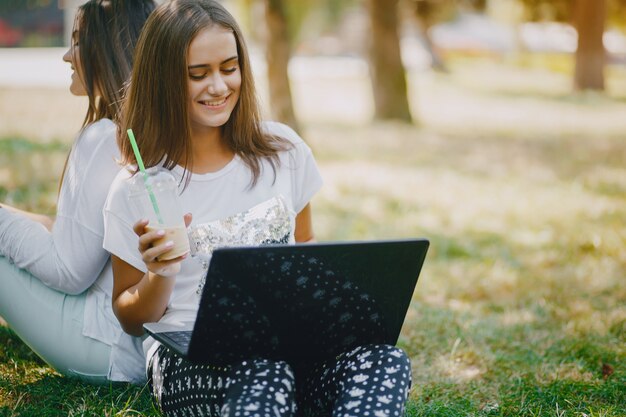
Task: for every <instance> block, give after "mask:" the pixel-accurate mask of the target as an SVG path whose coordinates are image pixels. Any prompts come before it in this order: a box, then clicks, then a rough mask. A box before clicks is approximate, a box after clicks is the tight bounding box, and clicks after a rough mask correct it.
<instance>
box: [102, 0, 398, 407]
mask: <svg viewBox="0 0 626 417" xmlns="http://www.w3.org/2000/svg"><path fill="white" fill-rule="evenodd" d="M163 63H166V65H163ZM259 114H260V111H259V105H258V103H257V100H256V93H255V88H254V80H253V78H252V73H251V70H250V57H249V55H248V50H247V47H246V44H245V42H244V40H243V37H242V34H241V31H240V29H239V26H238V25H237V23H236V22H235V20H234V19H233V17H232V16H231V15H230V14H229V13H228V12H227V11H226V10H225V9H224V7H223V6H221V5H220V3H218V2H216V1H214V0H172V1H170V2H168V3H164V4H162V5H161V6H159V7H158V8H157V10H156V11H155V12H154V14H153V15H152V16H151V17H150V19H149V20H148V22H147V23H146V27H145V30H144V32H143V33H142V35H141V38H140V40H139V43H138V46H137V66H136V67H135V68H134V69H133V73H132V77H131V82H130V87H129V91H128V96H127V99H126V101H125V103H124V109H123V114H122V120H121V126H122V129H121V132H126V130H127V129H130V128H132V129H133V132H134V133H135V136H136V138H137V142H138V145H139V148H140V149H141V152H142V156H143V159H144V162H145V163H146V166H155V165H162V166H164V167H165V168H167V169H170V170H171V172H172V174H173V175H174V176H175V177H176V179H177V180H178V181H179V183H180V188H181V189H180V190H179V191H180V202H181V205H182V208H183V210H184V211H187V212H189V213H191V214H193V220H194V232H197V233H196V235H197V236H200V238H199V239H200V242H199V243H198V244H197V245H196V246H197V247H196V248H195V249H197V250H196V253H197V257H198V259H197V260H201V262H197V260H196V259H187V258H186V257H185V256H181V257H179V258H175V259H172V260H168V261H159V260H158V259H159V255H161V254H163V253H165V252H167V251H169V250H170V248H171V246H172V243H173V242H169V243H168V242H165V243H161V238H162V237H163V236H164V234H165V232H164V231H163V230H161V231H159V230H158V228H157V229H156V230H153V229H152V228H151V227H147V226H148V221H146V220H140V216H141V215H140V214H139V213H137V212H136V211H135V210H134V209H133V207H132V206H131V205H130V203H129V202H128V192H129V187H130V182H129V179H130V180H132V176H133V175H134V174H135V173H136V171H137V168H136V167H135V166H129V167H128V169H127V170H123V171H121V172H120V174H119V175H118V176H117V177H116V179H115V180H114V182H113V184H112V186H111V190H110V192H109V195H108V197H107V202H106V204H105V208H104V216H105V236H104V247H105V248H106V249H107V250H109V251H110V252H111V253H112V255H113V256H112V265H113V274H114V284H113V285H114V286H113V309H114V311H115V314H116V316H117V318H118V319H119V320H120V323H121V324H122V327H123V328H124V330H125V331H127V332H129V333H130V334H133V335H135V336H140V335H142V334H143V325H144V324H145V323H147V322H155V321H158V322H160V323H164V324H179V323H181V322H193V321H194V320H195V319H196V313H197V311H198V304H199V297H200V294H201V293H202V291H199V290H198V289H201V288H202V287H203V285H204V283H203V280H202V279H203V277H204V276H205V274H206V267H207V265H208V263H209V262H210V259H211V255H212V250H213V249H214V248H215V247H219V246H255V245H267V244H276V243H282V244H295V243H296V242H298V243H299V242H309V241H312V240H313V239H314V234H313V226H312V210H311V205H310V200H311V199H312V198H313V196H314V195H315V194H316V193H317V191H318V190H319V189H320V188H321V185H322V179H321V175H320V173H319V170H318V168H317V164H316V162H315V159H314V157H313V154H312V152H311V149H310V148H309V147H308V145H307V144H306V143H305V142H304V141H303V140H302V138H300V137H299V136H298V135H297V134H296V133H295V132H294V131H293V130H292V129H291V128H289V127H287V126H285V125H282V124H280V123H276V122H269V121H264V122H262V121H261V120H260V116H259ZM164 115H167V117H164ZM118 142H119V144H120V148H121V153H122V158H123V159H124V161H125V162H127V163H128V164H133V163H135V160H134V153H133V150H132V147H131V145H130V144H128V141H127V140H126V138H125V137H124V136H123V135H120V136H118ZM189 219H190V217H188V218H187V220H189ZM131 225H132V226H131ZM215 242H219V243H215ZM172 265H177V268H170V266H172ZM291 269H293V271H292V270H291ZM300 269H302V268H299V267H298V268H296V267H294V268H291V266H289V267H287V268H285V269H284V270H283V271H282V272H281V273H284V274H285V276H288V274H290V273H292V274H295V273H298V274H305V275H307V277H308V278H310V279H311V280H316V279H323V277H322V273H321V272H320V271H318V272H314V271H315V269H312V268H308V272H307V271H301V270H300ZM327 272H328V271H327ZM250 278H251V279H257V277H254V276H252V277H250ZM237 308H244V307H243V306H241V305H239V306H237ZM224 327H225V331H232V332H237V331H239V330H238V329H237V328H230V326H228V325H224ZM242 335H243V336H244V337H245V332H244V333H242ZM144 351H145V352H146V358H145V360H146V366H147V370H148V381H149V384H150V387H151V391H152V394H153V397H154V399H155V401H156V403H157V404H158V405H159V406H160V408H161V409H162V411H163V413H164V414H165V415H168V416H169V415H171V416H175V415H186V416H187V415H188V416H195V415H210V416H238V415H242V416H243V415H263V416H269V415H272V416H285V417H286V416H293V415H294V414H295V412H296V408H298V409H299V412H300V413H301V415H334V416H343V417H346V416H348V415H367V414H368V413H371V415H385V416H388V417H400V416H402V415H403V411H404V404H405V401H406V398H407V395H408V390H409V387H410V364H409V360H408V357H407V356H406V354H405V353H404V351H402V350H401V349H398V348H396V347H394V346H388V345H368V346H358V347H356V348H355V349H353V350H351V351H345V352H343V353H341V354H340V355H339V356H338V357H337V358H336V359H333V360H331V361H329V362H323V363H312V364H311V367H310V368H309V369H307V370H306V371H303V372H302V373H298V374H297V375H295V374H294V370H293V368H292V366H291V365H290V364H289V363H287V362H285V361H274V360H269V359H267V358H263V357H261V358H259V357H254V356H251V357H248V358H245V359H244V360H236V361H234V362H233V363H232V364H230V365H229V366H226V367H216V366H212V365H211V364H203V365H199V364H196V363H191V362H189V361H187V360H186V359H185V358H183V357H181V356H179V355H178V354H176V353H175V352H173V351H170V350H168V349H166V348H165V347H163V346H161V345H160V344H159V343H158V342H157V341H156V340H154V339H153V338H152V337H149V336H148V337H146V338H145V341H144ZM255 353H256V352H255ZM320 362H322V361H320ZM296 379H297V381H296ZM296 384H297V385H298V386H301V387H303V388H302V389H301V390H299V391H297V392H296V391H295V386H296ZM370 408H371V411H368V410H369V409H370ZM253 412H254V413H253Z"/></svg>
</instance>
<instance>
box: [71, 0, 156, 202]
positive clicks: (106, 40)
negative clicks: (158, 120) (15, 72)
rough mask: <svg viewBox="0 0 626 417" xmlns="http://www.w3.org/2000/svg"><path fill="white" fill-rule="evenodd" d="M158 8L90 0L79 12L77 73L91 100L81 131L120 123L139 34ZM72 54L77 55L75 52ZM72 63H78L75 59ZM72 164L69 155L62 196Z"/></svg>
mask: <svg viewBox="0 0 626 417" xmlns="http://www.w3.org/2000/svg"><path fill="white" fill-rule="evenodd" d="M155 7H156V3H155V2H154V0H89V1H88V2H87V3H85V4H83V5H82V6H80V7H79V8H78V10H77V12H76V17H75V19H74V28H73V30H72V40H71V42H72V44H75V43H78V45H79V46H80V47H79V55H80V68H76V71H77V73H78V76H79V77H80V78H81V81H82V82H83V85H84V86H85V90H86V91H87V97H88V99H89V107H88V108H87V113H86V114H85V119H84V120H83V125H82V127H81V130H82V129H84V128H85V127H87V126H88V125H90V124H91V123H94V122H97V121H98V120H100V119H104V118H107V119H111V120H113V121H114V122H117V120H118V117H119V114H120V111H121V101H122V95H123V89H124V85H125V83H126V82H127V81H128V78H129V77H130V71H131V68H132V65H133V56H134V52H135V46H136V45H137V41H138V39H139V33H140V32H141V29H142V27H143V25H144V23H145V22H146V20H147V19H148V15H150V13H151V12H152V11H153V10H154V9H155ZM71 51H72V54H73V53H74V49H73V48H72V49H71ZM72 60H73V61H74V62H75V61H76V59H75V57H72ZM96 91H97V92H98V95H96ZM78 138H79V139H80V135H79V136H78ZM68 162H69V154H68V156H67V158H66V159H65V165H64V166H63V171H62V174H61V178H60V180H59V192H61V186H62V185H63V180H64V178H65V171H66V169H67V163H68Z"/></svg>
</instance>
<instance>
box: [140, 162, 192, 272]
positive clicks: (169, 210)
mask: <svg viewBox="0 0 626 417" xmlns="http://www.w3.org/2000/svg"><path fill="white" fill-rule="evenodd" d="M129 181H130V186H129V189H130V193H129V199H130V201H131V202H132V203H133V206H134V207H135V209H136V210H137V215H138V216H139V217H141V218H145V219H148V225H147V226H146V229H147V230H148V231H153V230H163V231H165V236H163V237H162V238H160V239H157V240H155V241H154V243H153V245H154V246H157V245H160V244H163V243H165V242H167V241H170V240H171V241H173V242H174V246H173V247H172V249H170V250H169V251H167V252H165V253H164V254H161V255H159V256H158V257H157V260H159V261H167V260H169V259H174V258H177V257H179V256H182V255H184V254H186V253H188V252H189V238H188V236H187V228H186V227H185V219H184V217H183V212H182V209H181V207H180V201H179V197H178V184H177V183H176V180H175V179H174V177H173V176H172V174H171V173H170V172H169V171H168V170H167V169H165V168H161V167H152V168H148V169H146V176H145V177H143V175H142V174H141V173H138V174H137V175H134V176H133V177H132V178H131V179H130V180H129ZM148 187H149V189H148ZM150 192H152V195H150ZM155 203H156V206H155Z"/></svg>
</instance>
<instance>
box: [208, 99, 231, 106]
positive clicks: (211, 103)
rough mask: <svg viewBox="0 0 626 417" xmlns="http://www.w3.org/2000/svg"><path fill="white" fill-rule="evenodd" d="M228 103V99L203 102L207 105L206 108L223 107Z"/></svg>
mask: <svg viewBox="0 0 626 417" xmlns="http://www.w3.org/2000/svg"><path fill="white" fill-rule="evenodd" d="M225 102H226V99H225V98H224V99H221V100H219V101H203V102H202V104H204V105H206V106H219V105H222V104H224V103H225Z"/></svg>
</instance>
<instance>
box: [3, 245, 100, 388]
mask: <svg viewBox="0 0 626 417" xmlns="http://www.w3.org/2000/svg"><path fill="white" fill-rule="evenodd" d="M85 297H86V295H85V293H83V294H80V295H68V294H64V293H61V292H59V291H56V290H53V289H51V288H49V287H47V286H45V285H44V284H43V283H42V282H41V281H39V280H38V279H37V278H36V277H34V276H32V275H30V274H29V273H28V272H26V271H23V270H21V269H18V268H17V267H15V266H14V265H13V264H11V263H10V262H9V261H8V260H7V259H6V258H4V257H2V256H0V317H2V318H3V319H4V320H5V321H6V322H7V323H8V325H9V327H10V328H11V329H12V330H13V331H14V332H15V333H16V334H17V335H18V336H19V337H20V339H22V340H23V341H24V343H26V344H27V345H28V346H29V347H30V348H31V349H32V350H33V351H34V352H35V353H36V354H37V355H39V357H41V358H42V359H43V360H44V361H45V362H46V363H48V364H49V365H50V366H51V367H53V368H54V369H55V370H57V371H58V372H60V373H62V374H64V375H68V376H73V377H77V378H79V379H81V380H83V381H86V382H90V383H98V384H104V383H107V382H108V379H107V375H108V373H109V357H110V355H111V347H110V346H109V345H107V344H106V343H103V342H100V341H98V340H95V339H92V338H90V337H87V336H83V334H82V333H83V321H84V314H83V313H84V310H85Z"/></svg>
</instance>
